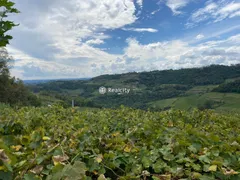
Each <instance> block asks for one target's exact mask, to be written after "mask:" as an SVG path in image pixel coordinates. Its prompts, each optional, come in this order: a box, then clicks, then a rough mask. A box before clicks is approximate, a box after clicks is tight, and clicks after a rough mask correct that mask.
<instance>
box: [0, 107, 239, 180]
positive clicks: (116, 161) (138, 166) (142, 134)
mask: <svg viewBox="0 0 240 180" xmlns="http://www.w3.org/2000/svg"><path fill="white" fill-rule="evenodd" d="M239 133H240V116H239V114H235V115H234V114H231V115H220V114H216V113H214V112H212V111H198V110H193V111H191V112H185V111H180V110H170V111H165V112H149V111H141V110H133V109H129V108H124V107H122V108H119V109H117V110H109V109H105V110H104V109H103V110H93V111H89V110H85V111H78V110H76V109H71V108H69V109H64V108H62V107H59V106H53V107H49V108H43V107H42V108H33V107H29V108H21V109H18V110H16V109H12V108H10V107H7V106H6V107H1V111H0V177H1V178H0V179H3V180H11V179H24V180H35V179H36V180H37V179H47V180H52V179H56V180H60V179H64V180H78V179H86V180H91V179H92V180H94V179H96V180H104V179H112V180H116V179H119V180H124V179H126V180H131V179H133V180H134V179H136V180H137V179H143V180H148V179H153V180H171V179H172V180H180V179H181V180H188V179H189V180H190V179H200V180H215V179H219V180H225V179H226V180H227V179H230V180H239V179H240V137H239Z"/></svg>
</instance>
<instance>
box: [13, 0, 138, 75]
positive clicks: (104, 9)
mask: <svg viewBox="0 0 240 180" xmlns="http://www.w3.org/2000/svg"><path fill="white" fill-rule="evenodd" d="M14 2H15V3H16V7H17V8H18V9H19V10H20V11H21V13H20V14H18V15H16V16H11V18H12V19H13V20H14V22H16V23H20V26H19V27H17V28H15V29H14V30H13V31H12V32H11V35H13V37H14V39H13V40H12V41H11V46H9V49H11V48H12V49H15V51H12V50H11V51H10V52H11V55H13V57H14V58H15V59H16V60H17V61H16V68H18V70H15V72H16V71H17V72H18V74H19V73H20V72H22V71H21V70H20V69H22V70H23V68H24V67H30V66H31V67H33V66H32V65H30V64H31V63H30V59H31V62H34V61H36V66H37V65H39V68H38V70H39V71H40V70H41V71H44V72H46V71H49V72H50V71H51V70H52V72H53V73H54V74H55V75H56V76H59V75H60V74H61V72H62V74H64V75H65V76H66V77H68V76H71V75H72V73H71V68H72V69H75V70H74V73H75V72H78V74H77V76H78V75H83V74H82V73H80V72H84V73H87V74H88V75H89V76H93V75H98V74H96V73H95V72H92V69H91V68H89V67H90V65H91V64H92V63H97V64H103V65H104V64H108V63H109V61H110V60H112V59H116V57H117V55H112V54H109V53H106V52H105V51H103V50H101V49H99V48H96V47H94V45H96V44H102V43H104V40H105V39H107V38H110V37H109V36H108V35H106V34H105V33H104V32H105V31H106V30H113V29H117V28H122V27H124V26H126V25H130V24H132V23H134V22H135V21H136V20H137V17H136V15H135V12H136V7H135V5H134V2H133V1H132V0H124V1H123V0H101V1H99V0H88V1H82V0H68V1H57V0H51V1H49V0H41V1H39V2H38V1H34V2H32V3H29V2H28V1H22V0H14ZM141 2H142V1H138V3H141ZM139 5H141V4H139ZM19 54H21V55H19ZM23 54H24V55H23ZM25 58H26V59H27V60H26V59H25ZM44 63H45V65H44ZM41 67H43V68H41ZM64 67H65V68H64ZM19 68H20V69H19ZM56 68H58V69H59V71H58V70H57V69H56ZM65 72H66V73H65ZM67 72H70V73H69V75H67ZM39 73H40V72H39ZM94 73H95V74H94ZM46 74H48V73H46ZM23 76H24V75H23ZM29 76H30V75H29ZM24 78H26V76H25V77H24Z"/></svg>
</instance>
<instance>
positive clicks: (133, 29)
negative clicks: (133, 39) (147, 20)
mask: <svg viewBox="0 0 240 180" xmlns="http://www.w3.org/2000/svg"><path fill="white" fill-rule="evenodd" d="M122 29H123V30H125V31H135V32H151V33H155V32H158V30H157V29H153V28H122Z"/></svg>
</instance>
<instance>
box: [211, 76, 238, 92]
mask: <svg viewBox="0 0 240 180" xmlns="http://www.w3.org/2000/svg"><path fill="white" fill-rule="evenodd" d="M213 91H215V92H223V93H227V92H228V93H240V79H238V80H235V81H232V82H228V83H224V84H221V85H219V86H218V87H216V88H214V89H213Z"/></svg>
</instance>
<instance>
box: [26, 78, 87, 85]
mask: <svg viewBox="0 0 240 180" xmlns="http://www.w3.org/2000/svg"><path fill="white" fill-rule="evenodd" d="M89 79H91V78H69V79H36V80H35V79H33V80H23V82H24V84H41V83H47V82H51V81H72V80H89Z"/></svg>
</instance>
